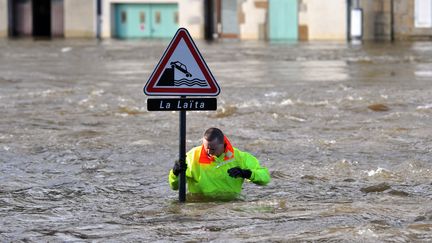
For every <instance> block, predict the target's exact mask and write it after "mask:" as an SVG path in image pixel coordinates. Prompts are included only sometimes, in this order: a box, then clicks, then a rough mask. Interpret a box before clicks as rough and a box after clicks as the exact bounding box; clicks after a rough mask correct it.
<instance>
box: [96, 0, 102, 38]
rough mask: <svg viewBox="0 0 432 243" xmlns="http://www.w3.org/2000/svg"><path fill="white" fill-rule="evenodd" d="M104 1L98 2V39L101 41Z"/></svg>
mask: <svg viewBox="0 0 432 243" xmlns="http://www.w3.org/2000/svg"><path fill="white" fill-rule="evenodd" d="M101 20H102V0H97V1H96V38H97V39H98V40H100V39H101V24H102V23H101Z"/></svg>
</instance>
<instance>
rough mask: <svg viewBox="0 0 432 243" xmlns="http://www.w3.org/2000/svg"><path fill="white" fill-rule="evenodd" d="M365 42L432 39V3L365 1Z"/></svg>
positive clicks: (424, 0)
mask: <svg viewBox="0 0 432 243" xmlns="http://www.w3.org/2000/svg"><path fill="white" fill-rule="evenodd" d="M354 4H357V6H355V5H354V7H359V8H361V9H362V10H363V13H364V17H363V26H364V27H363V30H364V36H363V39H365V40H393V39H396V40H406V39H432V0H361V1H358V3H354Z"/></svg>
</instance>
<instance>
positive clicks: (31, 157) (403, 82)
mask: <svg viewBox="0 0 432 243" xmlns="http://www.w3.org/2000/svg"><path fill="white" fill-rule="evenodd" d="M167 44H168V43H167V42H156V41H131V42H119V41H115V40H109V41H104V42H101V43H98V42H95V41H82V40H73V41H69V40H67V41H62V40H59V41H36V42H35V41H32V40H14V41H12V40H2V41H0V50H1V51H0V86H1V89H0V107H1V116H0V241H2V242H9V241H13V242H16V241H45V242H46V241H54V242H56V241H65V242H81V241H95V242H106V241H111V242H118V241H155V240H156V241H172V240H178V241H242V240H244V241H262V242H265V241H346V242H352V241H357V242H358V241H361V242H382V241H391V242H413V241H414V242H422V241H423V242H430V241H431V240H432V206H431V205H432V204H431V199H432V185H431V182H432V180H431V178H432V165H431V152H432V147H431V144H432V138H431V134H432V100H431V97H432V71H431V70H432V44H431V43H430V42H414V43H398V44H390V43H364V44H363V45H349V44H346V43H299V44H295V43H258V42H243V43H240V42H221V43H213V44H207V43H205V42H199V41H198V42H197V45H198V47H199V48H200V50H201V52H202V54H203V55H204V58H205V59H206V61H207V64H208V66H209V67H210V69H211V70H212V72H213V74H214V76H215V77H216V79H217V81H218V83H219V84H220V86H221V88H222V92H221V94H220V96H219V97H218V111H216V112H188V117H187V123H188V124H187V147H188V149H189V148H192V147H193V146H195V145H197V144H199V139H200V136H201V134H202V132H203V131H204V130H205V129H206V128H207V127H210V126H217V127H220V128H221V129H223V130H224V131H225V133H226V134H227V135H228V136H229V137H230V138H231V140H232V142H233V143H234V146H236V147H239V148H240V149H243V150H247V151H250V152H251V153H253V154H254V155H256V156H257V157H258V158H259V159H260V160H261V163H262V164H263V165H264V166H267V167H268V168H269V170H270V172H271V175H272V182H271V183H270V184H269V185H268V186H266V187H258V186H255V185H253V184H246V185H245V187H244V191H243V195H242V198H240V199H239V200H237V201H232V202H188V203H185V204H179V203H177V197H178V195H177V193H176V192H174V191H171V190H170V189H169V187H168V184H167V173H168V170H169V169H170V168H171V166H172V162H173V161H174V159H175V158H176V157H177V156H178V125H179V124H178V113H176V112H147V111H146V97H145V96H144V95H143V92H142V88H143V86H144V84H145V82H146V80H147V78H148V77H149V75H150V73H151V71H152V70H153V68H154V66H155V65H156V63H157V61H158V60H159V57H160V56H161V54H162V53H163V50H164V49H165V47H166V45H167Z"/></svg>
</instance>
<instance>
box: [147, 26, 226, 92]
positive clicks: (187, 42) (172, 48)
mask: <svg viewBox="0 0 432 243" xmlns="http://www.w3.org/2000/svg"><path fill="white" fill-rule="evenodd" d="M219 92H220V89H219V85H218V84H217V83H216V80H215V78H214V77H213V75H212V74H211V72H210V70H209V68H208V67H207V64H206V63H205V62H204V59H203V58H202V56H201V54H200V53H199V51H198V48H197V47H196V46H195V43H194V42H193V41H192V38H191V37H190V35H189V33H188V32H187V30H186V29H184V28H180V29H179V30H178V31H177V33H176V34H175V36H174V38H173V39H172V40H171V43H170V44H169V45H168V48H167V49H166V51H165V53H164V54H163V56H162V58H161V60H160V61H159V63H158V65H157V66H156V68H155V70H154V71H153V73H152V75H151V76H150V78H149V80H148V81H147V84H146V85H145V87H144V93H145V94H146V95H155V96H174V95H175V96H188V95H197V96H216V95H218V94H219Z"/></svg>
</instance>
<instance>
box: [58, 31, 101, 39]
mask: <svg viewBox="0 0 432 243" xmlns="http://www.w3.org/2000/svg"><path fill="white" fill-rule="evenodd" d="M64 37H65V38H96V35H95V33H93V32H92V31H83V30H65V33H64Z"/></svg>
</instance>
